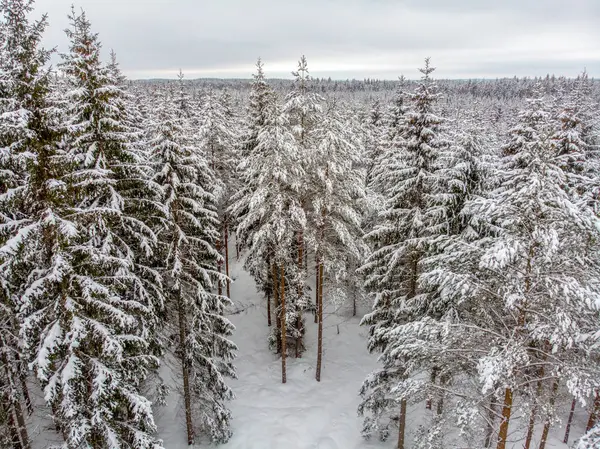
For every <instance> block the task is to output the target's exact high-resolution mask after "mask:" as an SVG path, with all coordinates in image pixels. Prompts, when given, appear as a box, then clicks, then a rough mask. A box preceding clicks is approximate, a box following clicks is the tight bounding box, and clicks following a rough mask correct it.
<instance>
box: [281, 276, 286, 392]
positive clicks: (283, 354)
mask: <svg viewBox="0 0 600 449" xmlns="http://www.w3.org/2000/svg"><path fill="white" fill-rule="evenodd" d="M284 270H285V269H284V268H283V265H282V266H281V276H280V277H281V291H280V294H281V383H282V384H284V383H286V382H287V373H286V370H285V358H286V355H287V347H286V342H287V335H286V326H285V321H286V319H285V271H284Z"/></svg>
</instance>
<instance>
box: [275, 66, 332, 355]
mask: <svg viewBox="0 0 600 449" xmlns="http://www.w3.org/2000/svg"><path fill="white" fill-rule="evenodd" d="M292 75H293V76H294V78H295V79H294V84H293V88H292V91H291V92H289V93H288V94H287V95H286V97H285V99H284V105H283V113H284V114H285V115H286V117H287V121H288V126H289V127H290V130H291V132H292V134H293V136H294V137H295V139H296V146H297V149H298V151H299V152H300V163H301V164H302V169H303V171H304V173H305V176H306V178H305V183H306V184H307V185H310V183H311V179H312V177H313V176H315V175H317V173H316V170H317V164H318V162H317V159H318V157H317V146H318V136H317V127H318V125H319V124H320V123H321V122H322V118H323V109H322V102H323V98H322V97H321V96H319V95H318V94H316V93H315V92H314V91H313V89H312V86H311V83H312V78H311V76H310V74H309V71H308V63H307V61H306V57H305V56H304V55H303V56H302V57H301V58H300V61H298V70H297V71H295V72H292ZM313 193H314V192H313ZM298 199H299V201H300V204H301V205H302V207H303V208H304V210H305V214H306V217H307V220H308V221H307V225H308V226H311V227H312V230H311V232H316V227H315V226H316V224H315V223H316V221H317V220H319V218H318V217H316V215H315V213H314V211H313V210H312V209H311V208H312V204H313V202H314V201H315V198H314V196H313V194H312V193H311V189H306V190H305V191H304V193H303V194H301V195H300V196H299V198H298ZM306 232H307V229H298V231H297V234H296V236H295V244H294V247H295V251H296V253H297V261H298V262H297V264H296V267H295V268H294V269H293V270H292V272H291V273H290V274H293V276H292V283H293V284H294V288H293V289H292V291H291V295H289V298H290V305H291V307H290V308H289V310H290V313H291V318H292V320H291V321H290V322H289V323H288V324H289V330H290V334H291V336H292V337H294V339H295V348H296V357H298V356H300V354H301V353H302V351H303V348H304V344H303V335H304V319H303V314H304V311H305V309H306V308H307V306H308V303H309V298H308V292H307V289H306V288H305V283H306V276H307V267H305V266H304V259H305V257H304V254H303V252H304V247H305V242H304V240H305V233H306ZM316 271H318V270H316ZM315 277H316V281H317V282H316V285H317V295H315V298H316V300H317V301H318V298H319V295H318V291H319V288H320V286H319V276H318V273H315ZM318 307H319V305H318V304H316V308H317V309H318ZM315 319H317V314H315Z"/></svg>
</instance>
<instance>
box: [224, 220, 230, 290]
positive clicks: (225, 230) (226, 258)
mask: <svg viewBox="0 0 600 449" xmlns="http://www.w3.org/2000/svg"><path fill="white" fill-rule="evenodd" d="M224 228H225V229H224V230H223V231H224V234H225V274H226V275H227V297H228V298H230V299H231V287H230V284H231V281H230V279H229V230H228V229H227V228H228V225H227V221H225V225H224Z"/></svg>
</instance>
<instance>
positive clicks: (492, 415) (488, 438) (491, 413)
mask: <svg viewBox="0 0 600 449" xmlns="http://www.w3.org/2000/svg"><path fill="white" fill-rule="evenodd" d="M495 420H496V403H495V402H494V396H492V397H491V398H490V408H489V410H488V423H487V428H486V431H485V443H484V447H485V448H486V449H487V448H489V447H491V445H492V436H493V434H494V421H495Z"/></svg>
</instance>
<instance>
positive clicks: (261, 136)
mask: <svg viewBox="0 0 600 449" xmlns="http://www.w3.org/2000/svg"><path fill="white" fill-rule="evenodd" d="M243 168H244V171H245V179H246V180H247V181H248V183H249V191H250V192H251V193H250V195H249V196H248V197H243V198H240V199H239V200H238V201H237V202H236V203H235V204H234V205H233V209H234V210H237V211H246V212H245V213H243V214H241V215H240V217H241V218H240V221H239V224H238V227H237V230H236V233H237V234H238V235H240V236H244V241H246V242H248V245H249V255H248V259H247V262H246V263H247V265H249V266H250V267H251V268H250V271H251V272H259V271H262V272H265V271H266V272H269V273H271V275H272V277H273V282H272V285H273V289H274V299H275V301H276V304H275V309H276V314H277V326H276V327H275V330H274V333H273V334H272V337H273V338H272V340H271V341H272V342H277V346H278V349H279V350H280V352H281V358H282V382H283V383H285V382H286V371H285V369H286V357H287V348H286V344H287V329H286V327H287V325H288V324H289V318H290V315H289V314H288V311H286V308H287V307H286V292H287V291H286V288H287V289H288V290H289V288H290V287H289V283H286V281H285V280H286V275H289V272H290V270H292V269H293V268H295V267H296V266H297V265H296V260H297V259H296V257H295V254H292V251H291V248H293V247H294V243H295V238H294V237H295V235H297V232H298V231H300V230H302V229H304V226H305V225H306V216H305V214H304V210H303V208H302V204H301V202H300V192H301V190H302V189H303V184H302V183H303V180H304V176H305V173H304V171H303V168H302V165H301V156H300V153H299V151H298V147H297V141H296V139H295V138H294V135H293V134H292V133H291V132H290V131H289V124H288V122H287V120H286V116H285V115H283V114H281V113H280V112H279V111H278V110H276V109H275V110H274V111H273V112H272V113H271V114H270V116H269V119H268V121H267V123H266V125H265V126H264V127H263V128H262V130H261V131H260V132H259V133H258V136H257V145H256V148H255V150H254V151H253V152H252V153H250V154H249V156H248V159H247V160H246V161H244V165H243ZM265 261H268V264H265ZM269 264H270V266H269ZM267 270H268V271H267ZM292 313H294V311H293V310H292ZM292 316H293V317H294V318H295V316H294V315H292Z"/></svg>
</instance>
